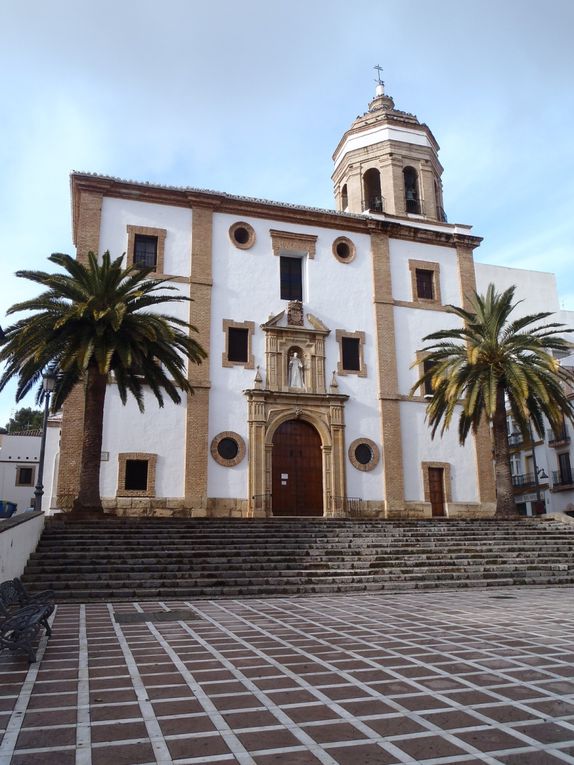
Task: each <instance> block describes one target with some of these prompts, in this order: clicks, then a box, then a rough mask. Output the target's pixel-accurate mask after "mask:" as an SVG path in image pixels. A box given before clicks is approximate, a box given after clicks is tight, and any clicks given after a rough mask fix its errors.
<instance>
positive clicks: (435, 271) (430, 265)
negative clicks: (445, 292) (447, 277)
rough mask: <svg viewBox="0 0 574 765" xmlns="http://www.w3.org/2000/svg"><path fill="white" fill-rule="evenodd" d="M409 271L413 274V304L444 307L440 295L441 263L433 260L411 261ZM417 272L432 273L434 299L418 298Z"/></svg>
mask: <svg viewBox="0 0 574 765" xmlns="http://www.w3.org/2000/svg"><path fill="white" fill-rule="evenodd" d="M409 269H410V272H411V288H412V296H413V303H419V304H421V305H442V299H441V293H440V263H436V262H435V261H431V260H409ZM417 270H418V271H432V275H433V277H432V285H433V294H434V297H433V298H421V297H419V296H418V293H417Z"/></svg>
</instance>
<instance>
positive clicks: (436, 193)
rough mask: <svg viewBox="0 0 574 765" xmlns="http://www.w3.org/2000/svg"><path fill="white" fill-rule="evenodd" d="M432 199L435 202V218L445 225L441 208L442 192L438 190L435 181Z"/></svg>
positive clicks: (438, 185) (437, 183) (444, 216)
mask: <svg viewBox="0 0 574 765" xmlns="http://www.w3.org/2000/svg"><path fill="white" fill-rule="evenodd" d="M434 198H435V202H436V217H437V218H438V219H439V220H440V221H443V223H446V214H445V211H444V209H443V206H442V192H441V188H440V183H439V182H438V181H437V180H436V178H435V181H434Z"/></svg>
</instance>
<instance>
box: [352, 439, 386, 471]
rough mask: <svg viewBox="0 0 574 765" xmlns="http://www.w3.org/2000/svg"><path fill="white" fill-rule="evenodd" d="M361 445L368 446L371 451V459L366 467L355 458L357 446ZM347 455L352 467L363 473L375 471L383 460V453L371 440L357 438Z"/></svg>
mask: <svg viewBox="0 0 574 765" xmlns="http://www.w3.org/2000/svg"><path fill="white" fill-rule="evenodd" d="M361 444H366V445H367V446H368V447H369V449H370V450H371V459H370V461H369V462H367V463H366V464H365V465H363V464H362V463H361V462H359V461H358V459H357V458H356V457H355V451H356V449H357V446H360V445H361ZM347 454H348V457H349V462H350V463H351V465H352V466H353V467H354V468H356V469H357V470H361V471H363V472H364V473H369V472H370V471H371V470H374V469H375V468H376V467H377V465H378V464H379V461H380V459H381V452H380V450H379V447H378V446H377V444H376V443H375V442H374V441H372V440H371V439H370V438H355V440H354V441H353V442H352V443H351V444H350V446H349V449H348V451H347Z"/></svg>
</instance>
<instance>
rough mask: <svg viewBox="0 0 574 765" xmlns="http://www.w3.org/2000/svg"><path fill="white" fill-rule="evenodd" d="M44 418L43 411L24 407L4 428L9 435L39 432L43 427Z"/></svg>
mask: <svg viewBox="0 0 574 765" xmlns="http://www.w3.org/2000/svg"><path fill="white" fill-rule="evenodd" d="M43 417H44V415H43V412H42V410H41V409H32V407H29V406H24V407H21V408H20V409H17V410H16V411H15V412H14V414H13V415H12V417H10V419H9V420H8V422H7V423H6V425H5V426H4V430H5V431H6V432H8V433H20V432H22V431H23V430H38V429H40V428H41V427H42V422H43Z"/></svg>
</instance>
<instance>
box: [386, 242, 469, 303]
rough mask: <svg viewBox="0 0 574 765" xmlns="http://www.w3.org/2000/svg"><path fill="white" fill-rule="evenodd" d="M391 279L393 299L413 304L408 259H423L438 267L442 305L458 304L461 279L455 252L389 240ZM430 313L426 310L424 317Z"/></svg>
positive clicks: (417, 243)
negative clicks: (436, 264)
mask: <svg viewBox="0 0 574 765" xmlns="http://www.w3.org/2000/svg"><path fill="white" fill-rule="evenodd" d="M389 251H390V256H391V280H392V283H393V297H394V299H395V300H406V301H409V302H410V301H412V299H413V288H412V281H411V272H410V269H409V260H426V261H430V262H431V263H438V264H439V266H440V292H441V301H442V303H443V304H446V303H454V304H455V305H460V302H461V295H460V280H459V274H458V259H457V255H456V250H454V249H453V248H452V247H440V246H437V245H434V244H422V243H421V242H410V241H408V240H403V239H390V240H389ZM429 313H431V312H430V311H425V314H429Z"/></svg>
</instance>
